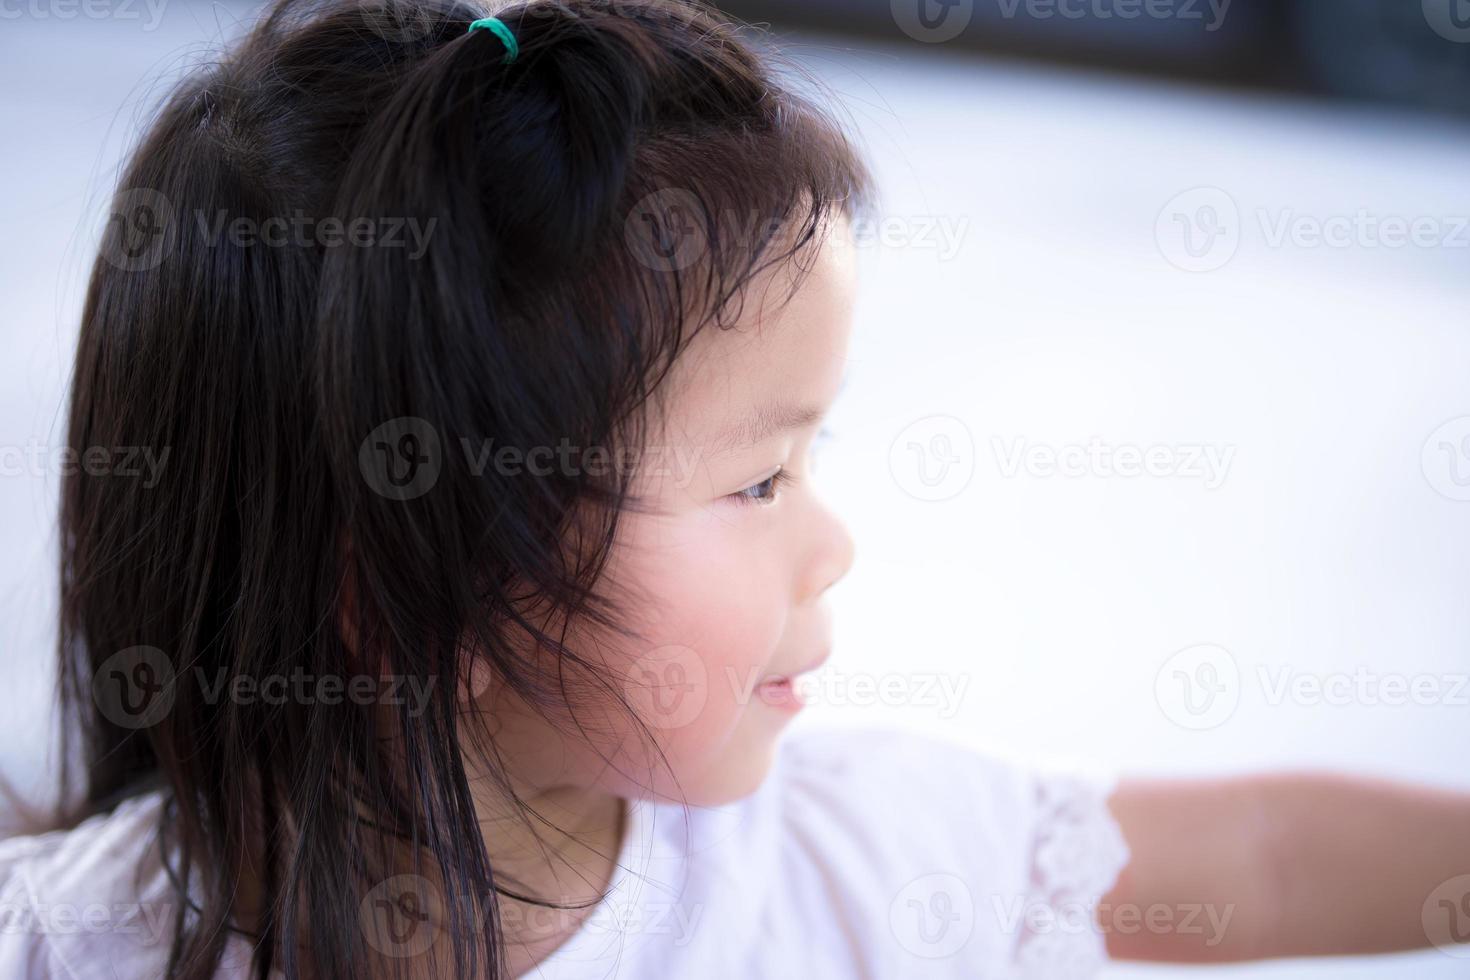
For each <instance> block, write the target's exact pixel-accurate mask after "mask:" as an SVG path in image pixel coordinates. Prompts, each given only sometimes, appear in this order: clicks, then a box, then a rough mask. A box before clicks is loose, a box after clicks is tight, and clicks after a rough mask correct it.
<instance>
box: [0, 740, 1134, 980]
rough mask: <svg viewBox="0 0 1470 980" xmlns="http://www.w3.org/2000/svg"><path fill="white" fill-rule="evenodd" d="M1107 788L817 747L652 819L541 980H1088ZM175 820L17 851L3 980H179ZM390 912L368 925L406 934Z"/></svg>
mask: <svg viewBox="0 0 1470 980" xmlns="http://www.w3.org/2000/svg"><path fill="white" fill-rule="evenodd" d="M1108 789H1109V785H1108V783H1107V782H1106V781H1101V780H1093V779H1087V778H1082V777H1078V776H1072V775H1063V774H1060V773H1050V774H1041V773H1034V772H1029V771H1026V770H1024V769H1021V768H1018V767H1016V766H1014V765H1011V764H1008V763H1005V762H1002V761H1000V760H997V759H995V758H992V757H990V756H987V755H984V754H982V753H980V752H977V751H975V750H972V749H969V748H966V747H963V746H960V745H958V744H954V743H951V742H948V741H941V740H938V739H934V738H930V737H926V736H921V735H915V734H910V733H904V732H898V731H888V730H883V729H826V730H822V729H813V730H801V729H797V730H794V731H792V732H791V733H789V734H788V735H787V736H786V738H785V740H784V741H783V742H782V744H781V746H780V748H779V750H778V752H777V755H776V762H775V764H774V767H773V769H772V771H771V773H770V775H769V776H768V777H767V779H766V781H765V782H764V783H763V784H762V785H761V787H760V788H759V789H758V790H757V791H756V792H755V793H754V794H752V795H751V796H749V797H746V798H745V799H743V800H739V801H737V802H735V803H732V804H729V805H727V806H722V807H716V808H702V809H691V810H689V811H687V812H686V810H685V809H684V808H683V807H681V806H679V805H677V804H666V803H662V802H660V803H649V802H646V801H644V802H638V803H635V804H633V805H632V806H631V807H630V808H629V819H628V830H627V833H626V834H625V836H624V840H623V845H622V850H621V853H620V855H619V860H618V863H617V867H616V870H615V872H614V876H613V880H612V882H611V884H610V886H609V893H608V897H607V900H606V901H605V902H604V903H602V905H600V906H599V907H598V909H597V910H596V911H594V912H593V913H592V914H591V916H590V917H589V918H588V919H587V921H586V922H585V923H583V925H582V926H581V928H580V929H579V930H578V931H577V932H576V933H575V934H574V935H573V936H572V937H571V938H570V939H569V940H568V941H567V942H566V943H565V944H563V945H562V946H561V947H560V948H559V949H558V950H557V951H556V952H555V953H554V954H553V955H552V956H551V957H550V958H548V959H546V960H544V961H543V962H542V963H541V964H540V965H539V966H537V967H536V968H534V969H533V970H531V971H530V972H529V973H528V974H525V977H526V978H535V980H593V978H596V980H603V978H617V980H644V978H659V980H662V978H665V977H699V978H720V977H738V978H742V980H744V978H764V977H772V978H786V977H797V978H801V980H838V978H842V980H850V978H858V977H882V978H887V977H893V978H902V980H908V978H911V977H923V978H948V977H953V978H957V980H958V978H965V980H973V978H977V977H978V978H1011V977H1016V978H1020V977H1025V978H1058V980H1083V978H1086V977H1089V976H1092V975H1093V974H1095V973H1096V972H1097V970H1098V969H1099V967H1100V966H1101V965H1102V963H1103V961H1104V959H1105V954H1104V951H1103V936H1102V935H1101V933H1100V932H1099V931H1098V928H1097V927H1096V926H1095V925H1094V924H1093V923H1094V919H1093V911H1094V908H1095V906H1096V905H1097V903H1098V901H1099V899H1100V898H1101V897H1102V896H1103V895H1104V894H1105V893H1106V892H1107V891H1108V890H1109V889H1110V888H1111V887H1112V886H1113V884H1114V882H1115V880H1116V878H1117V874H1118V872H1119V871H1120V870H1121V869H1122V867H1123V865H1124V864H1126V862H1127V859H1128V851H1127V848H1126V845H1125V844H1124V842H1123V839H1122V835H1121V834H1120V832H1119V830H1118V828H1117V825H1116V824H1115V823H1114V821H1113V819H1112V817H1111V815H1110V814H1109V812H1108V810H1107V807H1106V803H1105V798H1106V793H1107V791H1108ZM160 805H161V798H160V797H159V796H158V795H157V794H147V795H144V796H139V797H136V798H134V799H131V800H128V801H127V802H125V803H123V804H121V805H119V806H118V807H117V808H116V809H115V810H113V811H112V812H111V813H110V814H102V815H99V816H96V817H93V818H92V819H90V820H87V821H85V822H84V823H82V824H80V825H79V826H78V827H76V828H75V829H74V830H71V831H56V832H52V833H49V834H44V835H39V836H33V837H15V838H11V839H9V840H4V841H0V978H10V977H33V978H56V980H92V978H98V980H117V978H122V980H133V978H139V980H141V978H158V977H161V976H162V975H163V969H164V965H165V963H166V962H167V957H168V948H169V937H170V935H171V931H170V930H171V928H172V920H171V916H172V915H174V914H175V913H176V911H177V909H178V907H179V903H178V900H177V898H176V897H175V896H174V895H173V894H172V892H171V888H170V884H169V881H168V878H167V876H166V874H165V872H164V869H163V866H162V862H160V861H159V856H158V853H157V850H156V847H155V846H154V842H153V830H154V828H155V827H156V824H157V818H158V813H159V807H160ZM401 885H402V883H398V884H396V885H394V886H393V887H400V886H401ZM382 887H383V886H380V887H379V888H378V889H374V891H375V892H377V891H380V890H381V888H382ZM385 894H386V893H385ZM375 897H382V896H374V895H373V894H371V893H370V894H369V895H368V896H367V897H366V898H365V901H364V903H363V910H362V914H363V915H364V916H365V917H366V916H374V915H392V914H393V912H392V911H391V909H392V908H393V907H394V906H389V905H388V904H387V903H386V902H374V901H373V899H374V898H375ZM388 897H393V896H388ZM374 908H378V909H388V910H389V911H387V912H382V911H378V912H374V911H372V909H374ZM365 921H366V919H365ZM401 925H402V922H400V923H398V924H396V925H395V924H393V923H390V922H388V921H386V920H378V921H376V922H367V924H366V926H365V934H366V935H368V936H370V937H373V938H372V941H374V942H375V943H403V944H405V945H402V946H398V947H395V948H394V949H393V950H385V951H391V952H396V953H399V954H402V953H406V952H412V944H413V943H416V942H420V941H422V940H423V939H424V938H426V937H425V936H424V935H423V934H421V933H416V931H415V929H414V928H413V923H412V922H411V921H409V922H408V926H409V928H406V929H405V928H400V927H398V926H401ZM428 928H432V927H428ZM379 948H380V949H382V948H383V947H382V946H379ZM249 956H250V947H249V944H248V941H247V940H246V939H245V938H244V937H241V936H235V937H234V938H233V939H232V940H231V943H230V945H229V948H228V950H227V953H226V957H225V963H224V964H223V965H222V968H221V970H220V971H219V973H218V976H219V977H220V978H221V980H224V978H230V980H236V978H238V980H246V978H247V977H248V976H249V973H248V969H247V968H248V963H249Z"/></svg>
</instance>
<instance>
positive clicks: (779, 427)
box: [710, 403, 826, 456]
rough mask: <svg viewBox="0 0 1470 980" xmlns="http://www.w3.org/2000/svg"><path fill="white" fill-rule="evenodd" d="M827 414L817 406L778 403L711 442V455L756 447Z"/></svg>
mask: <svg viewBox="0 0 1470 980" xmlns="http://www.w3.org/2000/svg"><path fill="white" fill-rule="evenodd" d="M825 414H826V411H825V410H824V409H822V408H820V407H818V406H816V405H789V404H785V403H777V404H775V405H766V406H763V407H761V408H760V409H758V410H757V411H756V412H755V413H754V414H753V415H751V416H749V417H747V418H744V419H741V420H740V421H738V422H735V423H734V424H732V425H729V426H727V427H726V428H725V429H723V430H721V431H720V432H719V433H718V434H717V435H716V436H715V437H714V439H713V441H712V443H711V447H710V448H711V454H712V455H715V456H720V455H724V454H726V453H730V452H734V451H735V450H737V449H743V448H745V447H747V446H753V445H755V444H756V443H759V442H762V441H764V440H766V439H769V438H771V437H772V436H774V435H776V434H777V433H780V432H785V431H787V430H788V429H802V428H805V427H807V426H809V425H814V424H816V423H817V422H820V421H821V420H822V416H823V415H825Z"/></svg>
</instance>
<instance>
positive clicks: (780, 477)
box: [730, 470, 792, 505]
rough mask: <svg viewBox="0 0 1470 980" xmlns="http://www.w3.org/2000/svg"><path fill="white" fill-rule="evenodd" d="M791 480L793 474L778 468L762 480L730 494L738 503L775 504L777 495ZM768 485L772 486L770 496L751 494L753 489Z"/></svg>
mask: <svg viewBox="0 0 1470 980" xmlns="http://www.w3.org/2000/svg"><path fill="white" fill-rule="evenodd" d="M791 480H792V476H791V474H790V473H788V472H786V471H785V470H777V471H776V472H774V473H772V474H771V475H770V476H768V477H766V478H765V479H764V480H762V481H761V482H759V483H756V484H753V485H751V486H748V487H746V488H745V489H744V490H737V491H736V492H735V493H732V494H730V496H731V498H732V499H734V500H735V502H736V503H740V504H758V505H769V504H773V503H775V502H776V497H777V496H778V495H779V493H780V491H781V488H782V487H784V486H786V485H787V484H789V483H790V482H791ZM767 485H769V486H770V488H771V489H770V496H769V497H753V496H751V491H752V490H759V489H760V488H761V487H764V486H767Z"/></svg>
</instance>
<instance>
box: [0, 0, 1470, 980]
mask: <svg viewBox="0 0 1470 980" xmlns="http://www.w3.org/2000/svg"><path fill="white" fill-rule="evenodd" d="M491 13H492V11H488V10H483V9H480V8H478V7H471V6H468V5H465V4H460V3H450V4H449V5H447V6H439V5H425V4H421V3H417V2H415V3H413V4H412V5H408V4H407V3H405V4H402V5H400V4H399V3H398V2H397V0H393V2H387V0H383V2H379V3H376V4H374V5H361V4H354V3H349V2H347V0H280V2H279V3H278V4H277V5H276V6H275V7H274V8H272V9H271V10H270V11H269V12H268V13H267V14H266V16H265V17H264V20H263V21H262V23H261V24H260V25H259V26H258V27H257V28H256V29H255V30H254V31H253V32H252V33H251V34H250V35H249V36H248V37H247V38H246V39H245V40H244V41H243V42H242V43H241V44H240V45H239V46H238V47H236V48H235V49H233V50H232V51H230V52H229V53H228V54H227V55H226V56H225V57H223V58H222V59H220V60H219V61H217V62H216V63H213V64H211V65H209V66H208V67H207V69H205V70H203V71H202V72H200V73H199V74H197V75H195V76H194V77H191V78H190V79H189V80H188V81H187V82H186V83H184V84H183V85H182V86H181V87H180V88H179V89H178V90H177V91H176V92H175V93H174V94H173V95H172V97H171V98H170V99H169V101H168V102H167V104H166V106H165V107H164V108H163V110H162V112H161V114H160V115H159V116H158V118H157V119H156V121H154V123H153V124H152V126H151V129H150V130H149V132H148V134H147V136H146V138H145V139H144V141H143V143H142V145H141V147H140V149H139V150H138V151H137V153H136V156H135V157H134V158H133V160H132V163H131V165H130V167H129V168H128V170H127V172H126V173H125V175H124V177H123V180H122V184H121V193H120V194H119V197H118V199H117V202H116V206H115V208H114V220H113V222H112V224H111V225H110V226H109V228H108V230H107V232H106V235H105V237H104V240H103V243H102V249H101V256H100V257H99V259H98V262H97V265H96V267H95V270H94V273H93V278H92V282H91V287H90V292H89V295H88V298H87V305H86V311H85V314H84V320H83V324H82V332H81V338H80V342H79V346H78V351H77V359H76V369H75V377H74V389H73V396H72V404H71V414H70V420H69V432H70V436H69V443H70V446H71V448H72V450H74V451H75V452H76V453H77V454H78V457H77V458H78V459H79V460H81V461H83V462H84V461H85V460H86V458H87V451H88V450H89V449H90V448H92V447H120V446H130V447H144V448H145V449H147V450H149V451H151V452H152V453H153V454H154V455H153V457H152V458H155V459H158V460H160V464H161V465H159V466H158V467H157V468H156V470H150V471H149V478H148V479H146V480H144V479H134V478H128V477H125V476H122V475H120V474H116V473H114V474H111V475H105V476H104V475H97V474H95V473H92V472H91V471H89V470H88V469H87V468H86V467H84V466H83V467H79V468H78V469H77V470H76V471H75V472H73V473H71V474H70V475H68V477H67V479H66V482H65V484H64V487H63V505H62V532H63V533H62V544H63V555H62V577H61V588H62V623H61V627H62V642H61V671H62V681H63V683H62V689H63V704H64V706H65V707H66V708H67V709H68V717H69V721H70V723H71V726H72V730H73V731H75V732H77V733H80V736H81V738H80V742H79V743H77V744H74V745H72V746H71V749H72V751H71V752H70V753H68V754H67V756H66V762H67V763H68V765H67V766H66V767H65V769H64V771H63V773H62V781H61V785H62V787H63V789H64V790H67V791H72V790H76V791H79V793H73V795H72V797H71V798H76V797H77V796H79V797H80V799H79V802H78V803H77V804H76V805H75V806H74V807H73V808H72V810H71V812H69V813H68V815H67V819H66V820H65V821H64V822H65V823H66V824H67V825H68V826H67V827H63V828H61V829H56V830H53V831H51V832H49V833H46V834H42V835H38V836H33V837H21V838H14V839H11V840H8V841H5V842H3V843H0V909H3V910H4V922H5V928H4V929H3V930H0V974H3V975H4V976H26V977H58V978H61V977H66V978H87V977H106V978H129V980H131V978H143V977H148V978H154V977H170V978H191V980H203V978H209V977H242V978H243V977H254V978H260V980H265V978H268V977H288V978H293V980H294V978H310V980H348V978H351V980H356V978H367V977H373V978H376V977H412V978H429V977H455V978H474V980H481V978H509V977H521V976H530V977H546V978H578V977H614V976H616V977H627V978H662V977H701V978H702V977H742V978H745V977H775V978H785V977H802V978H808V980H818V978H839V977H895V978H907V977H915V976H924V977H1008V976H1036V977H1056V978H1063V980H1073V978H1082V977H1087V976H1091V975H1093V974H1094V973H1095V972H1096V970H1097V968H1098V966H1099V965H1100V962H1101V960H1102V959H1103V957H1104V955H1105V953H1106V952H1111V953H1112V954H1114V955H1117V956H1124V957H1135V958H1148V959H1174V960H1194V961H1206V960H1215V961H1224V960H1237V959H1244V958H1256V957H1274V956H1291V955H1303V954H1318V953H1366V952H1373V951H1386V950H1397V949H1407V948H1411V947H1415V946H1421V945H1429V944H1439V945H1442V946H1444V947H1445V948H1446V949H1447V950H1448V951H1450V952H1451V953H1455V952H1458V951H1459V950H1458V949H1457V948H1456V947H1454V946H1453V945H1452V943H1454V942H1458V941H1461V940H1464V939H1466V938H1467V936H1466V934H1465V933H1464V932H1463V928H1464V923H1463V922H1462V919H1461V916H1462V915H1470V898H1467V895H1470V878H1461V877H1459V876H1462V875H1466V874H1467V873H1470V843H1467V841H1470V834H1467V833H1466V832H1465V831H1466V830H1467V828H1470V800H1467V799H1466V798H1465V797H1462V796H1457V795H1453V794H1449V793H1436V792H1430V791H1427V790H1418V789H1411V788H1407V787H1396V786H1391V785H1381V784H1369V783H1364V782H1357V781H1350V780H1346V779H1338V778H1331V777H1325V776H1309V775H1296V776H1291V777H1263V778H1244V779H1234V780H1226V781H1219V782H1210V783H1182V782H1166V783H1136V782H1126V781H1125V782H1122V783H1119V784H1103V783H1097V782H1091V781H1088V780H1084V779H1080V778H1073V777H1068V776H1064V775H1061V774H1040V773H1031V772H1026V771H1022V770H1020V769H1018V768H1015V767H1013V766H1011V765H1008V764H1006V763H1004V762H1000V761H997V760H994V759H989V758H984V757H981V756H979V755H977V754H975V753H973V752H971V751H968V750H966V749H963V748H960V747H959V746H957V745H951V744H949V743H946V742H938V741H935V740H931V739H925V738H921V737H917V736H909V735H899V734H894V733H885V732H878V731H845V732H844V731H834V732H828V733H815V732H813V733H807V734H799V735H798V734H793V736H792V737H791V738H790V739H787V740H783V739H782V731H783V729H784V728H785V727H786V725H787V723H788V722H789V720H790V719H791V718H792V716H793V714H794V713H795V711H796V710H797V709H798V708H799V707H800V704H801V697H800V693H801V689H802V687H803V686H804V685H803V684H802V683H801V679H802V678H803V677H805V676H806V675H808V674H809V673H810V672H811V671H814V670H816V669H817V668H818V667H819V666H820V665H821V664H822V663H823V661H824V660H825V659H826V658H827V657H828V656H829V655H830V653H831V649H830V632H829V630H830V624H829V622H828V619H827V614H826V612H825V607H824V595H825V593H826V592H827V590H828V588H829V587H831V586H832V584H833V583H834V582H836V581H838V580H839V579H840V578H841V577H842V576H843V574H844V572H845V571H846V570H847V568H848V566H849V564H850V563H851V561H852V553H853V552H852V542H851V541H850V540H849V538H848V537H847V535H846V533H845V532H844V530H843V529H842V526H841V525H840V524H839V523H838V521H837V519H836V518H835V517H834V516H833V515H832V514H831V513H830V512H829V511H827V510H826V509H824V507H823V505H822V504H821V502H820V501H819V500H818V499H817V498H816V497H815V496H814V495H813V492H812V489H811V487H810V485H809V483H808V475H809V468H810V465H811V464H810V461H809V458H808V457H809V451H810V448H811V444H812V442H813V439H814V437H815V435H816V434H817V432H818V430H819V427H820V423H821V419H822V417H823V414H824V413H825V412H826V410H827V408H828V406H829V405H830V403H831V402H832V400H833V398H834V396H835V395H836V393H837V391H838V388H839V386H840V384H841V379H842V372H843V365H844V358H845V350H846V345H847V341H848V330H849V316H850V310H851V304H852V300H853V291H854V276H853V261H852V259H853V256H852V243H851V239H850V235H849V231H850V227H851V222H852V220H853V219H854V218H855V217H857V216H859V215H861V214H862V213H864V211H865V209H867V208H869V207H870V206H871V204H870V201H871V195H870V193H869V192H870V187H869V181H868V177H867V174H866V172H865V171H864V168H863V166H862V164H861V162H860V161H859V160H858V159H857V157H856V156H855V155H854V153H853V151H852V149H851V148H850V147H849V145H848V143H847V142H846V141H845V139H844V138H843V136H842V135H841V133H840V131H839V130H838V129H837V128H836V127H835V126H834V125H833V124H832V123H831V122H830V121H828V120H827V118H825V117H824V116H823V115H822V114H821V113H819V112H818V111H816V110H815V109H814V108H813V106H812V105H810V104H809V103H808V102H806V101H804V100H802V99H801V98H798V97H797V96H796V95H794V94H793V93H792V92H791V91H788V90H786V89H784V88H783V87H782V86H781V85H780V84H779V83H778V82H777V80H776V78H775V76H774V74H773V72H772V70H771V68H770V67H769V66H768V65H767V64H766V63H765V62H764V61H763V59H762V57H760V56H758V55H757V54H756V53H755V51H754V50H753V49H752V48H751V47H750V46H749V45H748V44H747V43H746V42H745V41H743V40H742V38H741V36H740V32H739V31H738V30H736V29H735V28H733V27H732V26H731V25H730V24H728V23H726V22H724V21H722V20H720V19H719V18H717V17H716V16H715V15H713V14H711V13H710V12H708V11H706V10H704V9H701V8H698V7H694V6H688V5H685V4H682V3H675V2H671V0H616V2H609V0H529V2H526V3H520V4H515V5H510V6H502V7H501V8H500V9H498V10H496V11H493V13H494V14H495V16H494V17H491V16H489V15H490V14H491ZM76 776H80V778H79V779H76V778H73V777H76Z"/></svg>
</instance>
